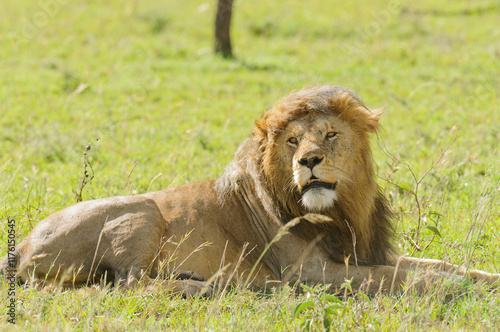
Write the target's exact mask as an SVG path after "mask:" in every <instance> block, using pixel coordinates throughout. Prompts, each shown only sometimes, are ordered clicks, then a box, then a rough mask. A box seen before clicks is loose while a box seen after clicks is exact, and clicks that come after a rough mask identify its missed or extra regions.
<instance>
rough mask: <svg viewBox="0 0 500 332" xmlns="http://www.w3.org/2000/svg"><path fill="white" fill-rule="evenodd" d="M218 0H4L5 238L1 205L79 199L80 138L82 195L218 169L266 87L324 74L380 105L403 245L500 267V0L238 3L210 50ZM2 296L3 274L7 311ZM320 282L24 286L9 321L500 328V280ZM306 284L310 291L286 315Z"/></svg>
mask: <svg viewBox="0 0 500 332" xmlns="http://www.w3.org/2000/svg"><path fill="white" fill-rule="evenodd" d="M215 3H216V1H215V0H212V1H209V2H205V1H200V0H191V1H178V0H167V1H125V0H108V1H105V2H102V1H97V0H87V1H74V0H64V1H63V0H47V1H42V0H40V1H26V0H20V1H4V3H2V10H1V11H0V59H1V62H0V115H1V116H0V220H1V225H2V228H1V230H0V235H1V238H2V239H1V241H0V248H1V249H2V250H1V252H5V251H6V248H7V231H8V229H7V220H8V219H10V218H14V219H15V220H16V234H17V237H18V240H21V239H23V238H24V237H25V236H26V235H27V234H28V232H29V231H30V230H31V229H32V228H33V226H34V225H36V223H37V222H38V221H39V220H41V219H42V218H44V217H46V216H47V215H49V214H50V213H53V212H55V211H57V210H59V209H61V208H63V207H65V206H68V205H70V204H72V203H74V202H75V193H74V192H75V191H76V190H77V189H78V188H79V184H80V181H81V178H82V176H83V152H84V151H85V147H86V146H87V144H89V143H92V149H91V150H90V151H89V152H88V155H87V156H88V159H89V161H90V162H91V164H92V166H93V170H94V179H93V180H92V182H91V183H90V184H89V185H87V186H86V187H85V188H84V190H83V199H85V200H87V199H93V198H100V197H106V196H112V195H129V194H133V193H143V192H146V191H152V190H158V189H162V188H165V187H168V186H172V185H181V184H184V183H187V182H196V181H203V180H207V179H213V178H216V177H217V176H218V175H220V174H221V172H222V170H223V168H224V166H225V165H226V164H227V163H229V162H230V161H231V159H232V157H233V154H234V152H235V150H236V148H237V146H238V144H239V143H240V142H242V141H243V140H244V138H245V137H246V136H247V135H248V134H249V131H250V129H251V127H252V125H253V121H254V120H255V119H257V118H258V117H259V116H260V114H261V113H262V112H263V111H264V110H265V109H266V108H267V107H269V106H270V105H272V104H273V102H274V101H276V100H277V99H278V98H279V97H281V96H283V95H284V94H287V93H288V92H289V91H290V90H292V89H298V88H301V87H303V86H304V85H308V84H312V83H331V84H339V85H344V86H347V87H349V88H352V89H354V90H356V91H358V92H359V93H360V95H361V97H362V98H363V99H364V101H365V103H366V104H367V105H368V106H369V107H374V108H375V107H377V108H378V107H381V108H384V109H385V113H384V116H383V117H382V119H381V123H382V125H383V127H384V130H383V131H382V133H381V134H380V135H379V136H378V138H374V140H373V149H374V155H375V160H376V163H377V168H378V176H379V183H380V185H381V186H382V188H383V189H384V191H385V192H386V194H387V196H388V197H389V199H390V201H391V204H392V206H393V207H394V209H395V211H396V212H397V213H396V218H395V220H394V223H395V225H396V230H397V234H396V238H395V246H396V247H397V248H398V250H399V252H400V253H402V254H411V255H414V256H418V257H430V258H437V259H445V260H447V261H450V262H453V263H456V264H463V265H467V266H474V267H475V268H478V269H484V270H489V271H495V272H500V246H499V243H500V231H499V228H500V204H499V202H500V198H499V197H498V196H499V189H500V157H499V155H498V153H499V151H498V146H499V142H500V120H499V115H500V109H499V99H500V44H499V43H498V40H499V39H500V27H499V25H498V22H499V20H500V3H499V2H498V1H493V0H484V1H481V0H478V1H466V0H458V1H453V2H451V1H444V0H441V1H427V0H425V1H418V2H413V3H412V2H408V1H398V0H395V1H390V2H387V1H381V0H380V1H379V0H376V1H371V2H368V1H360V0H355V1H326V0H324V1H320V0H309V1H299V0H289V1H284V0H279V1H264V0H255V1H235V10H234V17H233V30H232V37H233V46H234V53H235V55H236V59H234V60H225V59H222V58H219V57H217V56H214V55H213V54H212V44H213V40H212V39H213V38H212V34H213V32H212V27H213V19H214V13H215ZM96 138H99V140H98V141H96ZM417 232H418V233H419V234H420V235H419V236H418V237H416V235H415V234H416V233H417ZM437 233H439V234H440V236H437V235H436V234H437ZM414 242H416V243H414ZM7 292H8V290H7V287H6V286H5V285H4V286H3V287H2V289H1V295H0V298H1V299H2V300H1V301H2V302H1V303H2V307H3V308H4V309H5V310H6V307H7V303H8V301H9V298H8V296H7ZM310 293H311V294H309V295H307V292H303V293H301V294H296V293H295V292H294V291H293V290H292V289H290V288H287V287H285V288H284V289H282V290H280V291H276V292H271V293H267V294H263V293H255V292H249V291H246V290H239V289H234V290H233V291H232V292H230V293H229V294H226V295H224V296H218V295H217V294H216V296H215V297H214V299H211V300H182V299H179V298H175V297H169V296H166V295H165V294H161V293H146V292H141V291H130V292H125V291H115V290H111V291H102V290H97V289H95V288H90V289H89V288H84V289H78V290H68V291H63V292H58V291H51V290H45V291H36V290H33V289H30V288H18V289H17V292H16V298H17V327H18V328H19V329H20V330H24V331H25V330H40V329H44V330H50V329H59V330H69V329H78V330H87V329H96V330H116V331H121V330H134V329H137V330H147V329H154V328H155V329H156V328H164V329H176V330H209V331H215V330H231V331H233V330H248V331H257V330H261V331H264V330H267V331H269V330H281V331H290V330H301V329H305V328H307V327H310V328H311V329H320V328H322V327H323V326H325V325H324V324H327V325H328V323H330V324H331V325H330V326H331V328H332V329H333V330H351V329H356V330H358V329H359V330H377V331H379V330H391V331H392V330H425V331H431V330H443V329H444V330H497V329H499V328H500V295H499V293H498V292H494V293H490V292H487V291H486V290H485V289H483V288H482V287H481V286H477V285H461V286H460V287H459V288H458V290H457V289H455V287H454V286H453V287H452V286H450V285H436V286H435V287H434V288H432V289H429V292H428V293H427V294H425V295H418V296H417V295H413V294H406V295H403V296H376V297H373V298H366V297H364V296H362V295H359V296H354V297H347V298H342V297H341V298H340V299H341V303H336V305H335V306H334V307H332V308H329V309H327V308H328V307H329V306H330V305H331V304H332V303H329V301H328V299H327V298H325V297H324V296H323V295H324V294H323V292H322V290H321V289H315V290H312V291H311V292H310ZM307 296H309V297H308V298H309V299H312V300H313V301H314V303H315V305H314V307H309V308H308V309H307V310H304V311H302V312H301V313H299V314H297V315H294V310H295V308H296V307H297V306H298V305H300V304H301V303H304V302H305V301H306V298H307ZM7 318H8V317H7V315H6V314H2V315H1V316H0V329H4V328H8V327H11V328H12V327H13V326H11V325H8V322H7Z"/></svg>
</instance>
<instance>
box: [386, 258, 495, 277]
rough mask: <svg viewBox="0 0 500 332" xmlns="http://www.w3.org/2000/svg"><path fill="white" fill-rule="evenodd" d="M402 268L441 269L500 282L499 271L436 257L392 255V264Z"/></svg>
mask: <svg viewBox="0 0 500 332" xmlns="http://www.w3.org/2000/svg"><path fill="white" fill-rule="evenodd" d="M398 261H399V266H400V267H401V268H404V269H409V270H416V269H419V268H420V269H422V268H424V269H425V268H427V269H432V270H436V271H442V272H446V273H450V274H456V275H459V276H464V277H466V278H470V279H472V280H474V281H481V282H486V283H487V284H497V283H499V282H500V274H499V273H488V272H485V271H480V270H468V269H466V268H465V267H463V266H458V265H455V264H450V263H447V262H445V261H441V260H437V259H422V258H415V257H403V256H400V257H394V265H396V264H398Z"/></svg>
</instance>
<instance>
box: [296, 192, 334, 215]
mask: <svg viewBox="0 0 500 332" xmlns="http://www.w3.org/2000/svg"><path fill="white" fill-rule="evenodd" d="M336 200H337V193H336V192H335V191H334V190H330V189H326V188H312V189H310V190H308V191H306V192H305V193H304V195H303V196H302V199H301V200H300V201H301V203H302V205H303V206H304V207H305V208H306V209H308V210H309V211H311V212H322V211H325V210H327V209H329V208H332V207H333V205H334V204H335V201H336Z"/></svg>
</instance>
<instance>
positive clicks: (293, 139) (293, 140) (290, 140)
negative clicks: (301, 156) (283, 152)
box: [288, 137, 299, 145]
mask: <svg viewBox="0 0 500 332" xmlns="http://www.w3.org/2000/svg"><path fill="white" fill-rule="evenodd" d="M298 142H299V141H298V140H297V138H296V137H290V138H289V139H288V143H290V144H293V145H295V144H297V143H298Z"/></svg>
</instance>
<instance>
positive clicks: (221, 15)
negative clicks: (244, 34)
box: [215, 0, 233, 58]
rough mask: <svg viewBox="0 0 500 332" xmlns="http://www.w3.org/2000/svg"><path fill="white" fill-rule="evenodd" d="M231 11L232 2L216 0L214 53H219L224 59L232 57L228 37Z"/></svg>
mask: <svg viewBox="0 0 500 332" xmlns="http://www.w3.org/2000/svg"><path fill="white" fill-rule="evenodd" d="M232 11H233V0H218V3H217V16H216V18H215V53H220V54H222V55H223V56H224V57H225V58H232V57H233V52H232V51H231V37H230V35H229V27H230V25H231V13H232Z"/></svg>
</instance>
